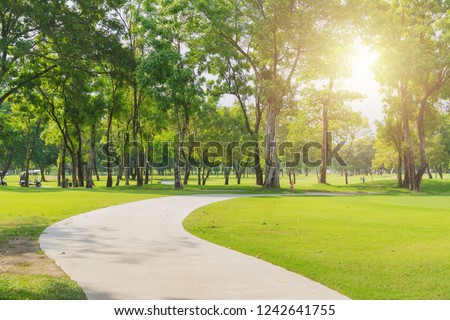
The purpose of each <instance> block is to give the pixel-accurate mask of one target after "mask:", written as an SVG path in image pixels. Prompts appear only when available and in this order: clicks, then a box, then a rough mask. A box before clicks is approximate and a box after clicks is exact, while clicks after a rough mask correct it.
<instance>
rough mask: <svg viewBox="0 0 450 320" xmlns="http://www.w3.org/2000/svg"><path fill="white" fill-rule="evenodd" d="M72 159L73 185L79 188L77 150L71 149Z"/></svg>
mask: <svg viewBox="0 0 450 320" xmlns="http://www.w3.org/2000/svg"><path fill="white" fill-rule="evenodd" d="M69 153H70V159H71V161H72V187H73V188H78V179H77V158H76V155H75V152H73V151H70V150H69Z"/></svg>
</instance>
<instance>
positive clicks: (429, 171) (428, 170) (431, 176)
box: [427, 167, 433, 179]
mask: <svg viewBox="0 0 450 320" xmlns="http://www.w3.org/2000/svg"><path fill="white" fill-rule="evenodd" d="M427 173H428V179H433V175H432V174H431V170H430V167H427Z"/></svg>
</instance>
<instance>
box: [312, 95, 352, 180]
mask: <svg viewBox="0 0 450 320" xmlns="http://www.w3.org/2000/svg"><path fill="white" fill-rule="evenodd" d="M327 145H328V106H327V103H323V105H322V165H321V166H320V179H319V183H327V158H328V155H327V151H328V148H327ZM346 181H347V177H346Z"/></svg>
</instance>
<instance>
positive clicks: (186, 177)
mask: <svg viewBox="0 0 450 320" xmlns="http://www.w3.org/2000/svg"><path fill="white" fill-rule="evenodd" d="M190 156H191V149H189V150H188V154H187V155H186V153H185V152H183V157H184V161H185V164H184V185H187V184H188V183H189V176H190V175H191V164H190V163H189V158H190Z"/></svg>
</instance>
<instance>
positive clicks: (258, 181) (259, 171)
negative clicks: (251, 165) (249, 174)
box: [255, 141, 264, 186]
mask: <svg viewBox="0 0 450 320" xmlns="http://www.w3.org/2000/svg"><path fill="white" fill-rule="evenodd" d="M259 152H260V150H259V142H258V141H256V146H255V175H256V185H257V186H262V185H264V177H263V171H262V167H261V156H260V154H259Z"/></svg>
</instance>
